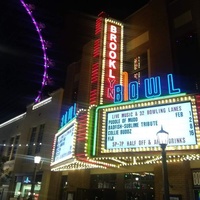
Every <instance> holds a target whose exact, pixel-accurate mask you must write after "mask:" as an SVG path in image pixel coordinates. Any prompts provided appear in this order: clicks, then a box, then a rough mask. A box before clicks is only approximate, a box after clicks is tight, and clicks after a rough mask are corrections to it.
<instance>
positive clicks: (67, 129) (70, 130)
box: [51, 119, 77, 166]
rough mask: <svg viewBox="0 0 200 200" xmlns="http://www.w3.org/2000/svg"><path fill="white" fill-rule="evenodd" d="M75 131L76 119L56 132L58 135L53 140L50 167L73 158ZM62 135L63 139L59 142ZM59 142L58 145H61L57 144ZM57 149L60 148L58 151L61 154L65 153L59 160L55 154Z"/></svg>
mask: <svg viewBox="0 0 200 200" xmlns="http://www.w3.org/2000/svg"><path fill="white" fill-rule="evenodd" d="M76 130H77V123H76V119H73V120H72V121H71V122H69V123H68V124H67V125H66V126H64V127H63V128H62V129H60V130H59V131H58V133H56V135H55V138H54V146H53V152H52V159H51V160H52V161H51V166H52V165H55V164H58V163H61V162H63V161H66V160H69V159H72V158H74V151H75V142H76V140H75V137H76V134H75V133H76V132H77V131H76ZM64 134H65V137H64V138H62V139H63V140H62V141H61V139H60V138H61V137H62V136H63V135H64ZM69 134H71V135H69ZM66 139H68V140H67V141H66ZM59 140H60V141H59ZM69 141H70V142H69ZM59 142H60V143H61V142H62V143H63V144H58V143H59ZM58 148H60V149H59V151H61V152H67V153H66V154H65V155H62V157H61V158H59V157H57V158H56V154H57V153H58Z"/></svg>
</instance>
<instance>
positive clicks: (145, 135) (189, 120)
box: [105, 101, 196, 150]
mask: <svg viewBox="0 0 200 200" xmlns="http://www.w3.org/2000/svg"><path fill="white" fill-rule="evenodd" d="M161 129H162V130H164V131H166V132H167V133H168V135H169V143H168V146H177V145H196V133H195V126H194V120H193V112H192V106H191V101H186V102H178V103H172V104H164V105H156V106H148V107H142V108H134V109H127V110H119V111H114V112H106V139H105V141H106V145H105V149H107V150H114V149H120V148H140V147H155V146H158V145H159V144H158V140H157V135H156V134H157V132H159V131H160V130H161Z"/></svg>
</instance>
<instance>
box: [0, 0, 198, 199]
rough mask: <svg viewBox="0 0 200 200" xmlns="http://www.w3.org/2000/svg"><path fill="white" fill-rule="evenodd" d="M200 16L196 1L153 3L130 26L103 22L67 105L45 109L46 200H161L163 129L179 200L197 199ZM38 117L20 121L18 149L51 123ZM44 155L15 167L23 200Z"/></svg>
mask: <svg viewBox="0 0 200 200" xmlns="http://www.w3.org/2000/svg"><path fill="white" fill-rule="evenodd" d="M197 8H199V1H198V0H194V1H192V2H190V1H188V0H183V1H179V0H169V1H168V0H151V1H149V3H148V4H146V5H145V6H144V7H143V8H141V9H140V10H138V11H137V12H135V13H133V14H132V15H131V16H129V17H128V18H126V19H125V20H124V21H123V22H119V21H117V20H115V19H112V18H110V17H108V16H107V14H106V13H103V12H102V13H100V14H99V16H98V17H97V19H96V24H95V27H94V36H95V38H94V40H92V41H90V42H89V43H87V44H86V45H85V46H84V47H83V54H82V59H81V60H80V61H78V62H77V63H72V64H71V65H70V66H69V67H68V72H67V76H66V85H65V88H64V94H63V98H62V97H61V96H59V97H60V98H58V99H59V100H58V102H59V103H58V102H57V103H58V105H56V104H57V103H55V105H54V106H55V107H54V106H53V108H54V109H53V108H52V109H53V111H52V110H51V112H47V111H46V110H44V111H45V112H44V113H46V114H45V116H44V118H43V121H44V120H47V121H49V120H50V123H48V124H49V127H51V128H50V129H49V130H51V131H50V132H51V137H50V138H48V141H47V140H46V142H45V144H48V145H49V146H48V147H46V150H44V151H43V154H42V155H41V156H42V157H45V158H47V160H48V159H49V160H48V162H46V165H44V166H42V168H41V172H42V173H40V170H39V171H38V174H37V175H38V179H39V178H40V180H41V185H40V187H41V188H38V187H39V186H36V188H35V192H36V193H37V190H38V191H39V192H38V193H37V194H38V195H39V196H38V199H59V200H60V199H62V200H66V199H67V200H71V199H74V200H75V199H76V200H85V199H104V200H106V199H111V198H112V199H116V200H118V199H120V200H122V199H124V200H131V199H142V200H143V199H148V200H151V199H152V200H160V199H162V198H163V177H162V159H161V149H160V147H159V144H158V141H157V138H156V133H157V132H158V131H159V130H160V129H161V128H162V126H163V128H164V130H165V131H167V132H168V133H169V134H170V136H169V144H168V146H167V167H168V179H169V186H170V187H169V192H170V196H171V199H176V200H180V199H181V200H188V199H191V200H198V199H199V193H200V187H199V185H200V181H199V173H200V161H199V148H200V143H199V142H200V141H199V137H200V135H199V134H200V131H199V95H198V94H199V76H198V73H199V71H198V70H199V66H200V63H199V60H198V55H199V53H200V48H199V47H200V45H199V41H200V29H199V26H200V23H199V20H200V16H199V12H198V9H197ZM61 99H62V103H60V102H61ZM61 104H62V108H63V109H62V110H61V108H60V107H59V106H61ZM47 105H48V104H47ZM47 105H46V106H47ZM38 109H43V108H38ZM38 109H37V110H38ZM55 110H57V112H56V113H57V115H56V116H54V115H53V113H54V112H55ZM27 112H28V111H27ZM33 112H34V111H31V114H30V115H29V117H27V116H28V115H27V114H26V115H27V116H26V117H25V118H24V116H23V118H22V119H21V120H20V126H18V127H21V128H20V129H21V130H22V131H23V133H24V134H23V136H22V137H21V136H20V139H19V141H23V142H25V143H26V141H28V142H29V143H31V144H33V140H32V139H31V138H32V137H31V135H34V134H33V133H34V132H35V129H31V130H32V131H30V127H33V128H34V127H39V126H40V125H42V124H43V123H42V121H40V117H38V116H41V115H40V112H39V110H38V113H37V114H36V115H35V114H34V113H33ZM59 113H60V114H61V117H60V115H59ZM51 114H52V115H51ZM50 116H52V118H53V119H54V121H53V122H52V121H51V120H52V118H51V119H49V117H50ZM24 121H26V123H24ZM27 122H28V123H27ZM34 122H35V123H34ZM54 123H55V124H56V125H55V126H53V124H54ZM52 126H53V127H52ZM9 127H11V126H9ZM3 129H4V128H3V127H1V131H3ZM41 129H42V127H41ZM28 130H29V131H28ZM38 130H39V129H38ZM45 130H46V125H45ZM6 132H7V131H6ZM11 132H12V134H13V133H14V132H15V131H11ZM16 132H17V133H19V131H16ZM28 132H29V134H27V133H28ZM31 132H32V133H31ZM47 132H48V131H47ZM47 132H46V136H47V135H48V134H47ZM2 133H3V132H2ZM4 135H5V132H4ZM21 135H22V134H21ZM9 138H10V137H9ZM16 141H17V140H16ZM11 143H12V142H11ZM43 143H44V142H43ZM50 143H52V144H53V145H52V146H51V145H50ZM25 148H26V149H25ZM36 149H37V148H35V147H34V148H32V149H31V148H27V147H24V148H18V150H17V152H18V153H17V155H26V156H25V157H26V158H24V157H23V156H22V157H20V158H18V159H16V158H15V159H14V160H15V163H14V165H13V174H14V177H15V179H14V180H15V181H13V182H12V183H13V185H12V187H11V188H13V191H14V195H13V196H15V197H16V196H17V191H18V190H20V194H21V192H22V193H23V194H25V193H26V189H27V190H30V184H29V186H28V184H27V185H26V186H25V184H23V180H25V181H31V180H30V179H31V177H30V176H31V175H30V176H28V174H32V171H33V166H32V163H33V160H32V158H33V156H34V154H33V152H35V150H36ZM41 150H42V148H41ZM4 152H5V151H4ZM27 152H30V159H31V160H29V159H28V158H29V157H27ZM28 155H29V154H28ZM50 158H51V159H50ZM23 159H25V160H26V162H22V160H23ZM50 160H51V161H50ZM30 162H31V163H30ZM28 164H29V165H28ZM49 165H50V166H49ZM25 166H26V167H25ZM30 166H32V169H31V168H30ZM27 169H28V170H27ZM29 170H30V171H29ZM24 172H26V173H25V175H26V176H25V175H22V174H23V173H24ZM28 172H30V173H28ZM29 177H30V178H29ZM40 180H39V181H38V182H40Z"/></svg>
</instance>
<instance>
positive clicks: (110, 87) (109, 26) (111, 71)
mask: <svg viewBox="0 0 200 200" xmlns="http://www.w3.org/2000/svg"><path fill="white" fill-rule="evenodd" d="M122 36H123V26H122V24H120V23H118V22H116V21H113V20H109V19H105V29H104V41H103V44H104V45H103V59H102V79H101V95H100V97H103V98H102V99H100V104H101V103H103V101H104V103H108V102H113V99H114V86H115V84H121V83H122V78H121V77H122V69H123V66H122V62H123V61H122V59H123V52H122V41H123V40H122ZM101 101H102V102H101Z"/></svg>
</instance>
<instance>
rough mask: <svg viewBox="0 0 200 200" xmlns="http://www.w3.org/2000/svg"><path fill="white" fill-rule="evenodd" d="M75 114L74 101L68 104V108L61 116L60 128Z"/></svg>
mask: <svg viewBox="0 0 200 200" xmlns="http://www.w3.org/2000/svg"><path fill="white" fill-rule="evenodd" d="M75 116H76V103H74V104H73V106H70V107H69V109H68V110H67V111H66V112H65V114H64V115H63V116H62V118H61V123H60V128H62V127H63V126H65V125H66V124H67V123H68V122H69V121H71V120H72V119H73V118H74V117H75Z"/></svg>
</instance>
